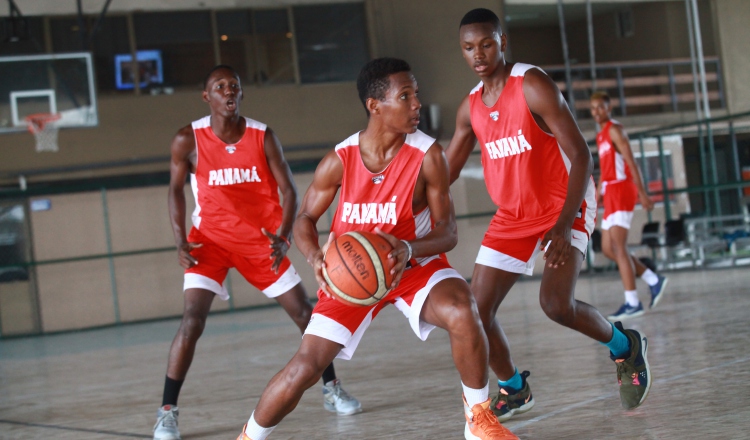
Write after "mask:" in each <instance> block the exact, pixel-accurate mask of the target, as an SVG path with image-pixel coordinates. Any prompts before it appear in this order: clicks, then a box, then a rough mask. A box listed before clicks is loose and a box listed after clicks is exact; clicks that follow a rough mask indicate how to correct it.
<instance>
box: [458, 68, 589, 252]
mask: <svg viewBox="0 0 750 440" xmlns="http://www.w3.org/2000/svg"><path fill="white" fill-rule="evenodd" d="M534 68H536V67H535V66H532V65H529V64H521V63H516V64H515V65H514V66H513V68H512V70H511V74H510V77H509V78H508V81H507V82H506V84H505V87H504V88H503V91H502V93H501V94H500V97H499V98H498V100H497V102H495V104H494V105H493V106H491V107H488V106H487V105H485V104H484V102H482V93H483V90H484V87H483V84H482V83H481V82H480V83H479V85H477V86H476V87H475V88H474V89H473V90H472V91H471V93H470V94H469V105H470V111H471V126H472V129H473V130H474V134H475V135H476V136H477V139H478V141H479V143H480V145H481V146H482V166H483V168H484V180H485V183H486V185H487V191H488V192H489V194H490V197H492V200H493V201H494V202H495V204H496V205H497V206H498V210H497V213H496V214H495V219H494V220H493V223H494V224H495V225H494V227H493V228H492V231H488V234H490V232H491V233H492V235H494V236H496V237H498V238H521V237H528V236H531V235H534V234H537V233H540V232H543V231H545V230H547V229H549V228H550V227H552V226H553V225H554V224H555V222H556V221H557V219H558V218H559V216H560V212H561V211H562V207H563V204H564V203H565V197H566V196H567V194H568V175H569V172H570V160H569V159H568V157H567V156H566V155H565V153H564V152H563V150H562V148H560V145H558V143H557V140H556V139H555V137H554V136H552V135H550V134H547V133H545V132H544V131H543V130H542V129H541V128H539V126H538V125H537V123H536V121H534V117H533V116H532V114H531V111H530V110H529V107H528V105H527V104H526V98H525V97H524V94H523V79H524V75H525V74H526V72H527V71H528V70H529V69H534ZM578 215H579V217H583V216H586V219H588V218H591V219H593V218H595V216H596V200H595V190H594V185H593V181H592V182H591V184H590V185H589V188H588V190H587V192H586V197H585V199H584V201H583V204H582V205H581V210H580V211H579V214H578Z"/></svg>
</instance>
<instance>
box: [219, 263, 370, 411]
mask: <svg viewBox="0 0 750 440" xmlns="http://www.w3.org/2000/svg"><path fill="white" fill-rule="evenodd" d="M233 261H234V263H235V267H236V268H237V270H238V271H239V272H240V274H242V276H244V277H245V279H246V280H247V281H248V282H249V283H250V284H252V285H254V286H255V287H257V288H258V289H260V290H261V291H262V292H263V294H264V295H266V296H267V297H269V298H274V299H275V300H276V302H278V303H279V305H281V307H282V308H283V309H284V311H285V312H286V313H287V315H289V317H290V318H292V321H294V323H295V324H296V325H297V327H298V328H299V330H300V332H301V333H304V332H305V328H307V324H308V323H309V322H310V316H311V315H312V310H313V307H312V304H311V303H310V300H309V299H308V297H307V292H306V291H305V287H304V286H303V285H302V279H301V278H300V277H299V274H298V273H297V271H296V270H295V268H294V266H293V265H292V263H291V261H290V260H289V258H288V257H284V259H283V260H282V262H281V264H280V266H279V270H278V273H275V272H274V271H273V270H271V265H272V260H270V259H268V258H261V259H251V258H239V257H235V258H234V259H233ZM322 379H323V406H324V407H325V409H326V410H328V411H331V412H335V413H337V414H339V415H352V414H357V413H359V412H362V404H361V403H360V402H359V400H357V399H356V398H354V397H353V396H352V395H350V394H349V393H348V392H347V391H346V390H345V389H344V388H343V387H342V384H341V381H340V380H339V379H338V378H337V377H336V370H335V369H334V367H333V363H331V364H330V365H328V367H326V369H325V370H323V374H322Z"/></svg>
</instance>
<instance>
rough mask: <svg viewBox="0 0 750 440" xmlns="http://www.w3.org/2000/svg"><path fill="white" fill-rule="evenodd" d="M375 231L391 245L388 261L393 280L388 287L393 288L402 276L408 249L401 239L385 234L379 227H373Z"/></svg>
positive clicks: (406, 261)
mask: <svg viewBox="0 0 750 440" xmlns="http://www.w3.org/2000/svg"><path fill="white" fill-rule="evenodd" d="M375 233H376V234H378V235H379V236H381V237H383V238H385V240H386V241H387V242H388V243H390V245H391V247H393V250H392V251H391V252H390V253H389V254H388V262H389V263H390V264H391V275H392V276H393V281H392V282H391V285H390V287H389V289H395V288H396V287H398V284H399V283H400V282H401V276H403V274H404V269H406V263H408V262H409V260H408V257H409V249H408V248H407V247H406V244H404V242H403V241H401V240H399V239H398V238H396V237H394V236H393V235H391V234H386V233H385V232H383V231H381V230H380V228H375Z"/></svg>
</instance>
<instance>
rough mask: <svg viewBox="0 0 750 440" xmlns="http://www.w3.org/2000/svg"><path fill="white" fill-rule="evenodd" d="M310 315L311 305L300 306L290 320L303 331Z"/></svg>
mask: <svg viewBox="0 0 750 440" xmlns="http://www.w3.org/2000/svg"><path fill="white" fill-rule="evenodd" d="M311 316H312V307H300V308H299V309H298V310H297V311H296V313H295V314H294V315H293V316H292V320H293V321H294V323H295V324H296V325H297V327H299V328H300V330H302V331H305V329H306V328H307V324H309V323H310V317H311Z"/></svg>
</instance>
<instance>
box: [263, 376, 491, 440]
mask: <svg viewBox="0 0 750 440" xmlns="http://www.w3.org/2000/svg"><path fill="white" fill-rule="evenodd" d="M461 386H462V387H463V389H464V399H466V404H467V405H469V408H473V407H474V405H476V404H478V403H484V402H486V401H487V400H488V399H489V398H490V383H489V382H487V385H485V386H484V388H482V389H481V390H476V389H474V388H469V387H467V386H466V385H464V383H463V382H461ZM253 440H255V439H253Z"/></svg>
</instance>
